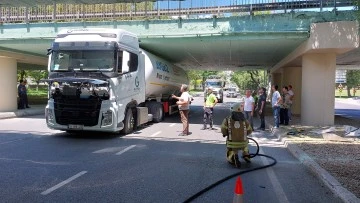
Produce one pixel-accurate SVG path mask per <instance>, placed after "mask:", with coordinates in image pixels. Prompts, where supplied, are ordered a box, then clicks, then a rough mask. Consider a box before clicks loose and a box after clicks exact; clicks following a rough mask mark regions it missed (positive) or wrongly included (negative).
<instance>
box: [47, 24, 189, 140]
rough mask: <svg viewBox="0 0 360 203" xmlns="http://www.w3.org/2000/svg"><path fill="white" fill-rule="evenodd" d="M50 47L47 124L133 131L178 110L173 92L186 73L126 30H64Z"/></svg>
mask: <svg viewBox="0 0 360 203" xmlns="http://www.w3.org/2000/svg"><path fill="white" fill-rule="evenodd" d="M48 51H49V53H48V54H49V63H48V71H49V78H48V81H49V100H48V104H47V106H46V122H47V126H48V127H49V128H52V129H58V130H64V131H71V132H72V131H82V130H84V131H104V132H118V131H122V132H123V133H124V134H128V133H131V132H132V131H133V130H134V129H135V128H136V127H137V126H140V125H142V124H144V123H147V122H149V121H154V122H160V121H161V120H163V117H164V115H165V114H167V113H168V114H172V113H174V112H176V111H177V106H176V100H174V99H172V98H171V95H172V94H176V95H179V94H180V92H179V90H180V86H181V84H188V78H187V74H186V72H185V71H184V70H183V69H181V68H179V67H176V66H174V65H172V64H170V63H169V62H167V61H165V60H164V59H161V58H159V57H157V56H155V55H153V54H150V53H148V52H146V51H144V50H142V49H140V48H139V40H138V38H137V36H136V35H134V34H132V33H130V32H127V31H125V30H121V29H74V30H64V31H61V32H59V34H58V35H57V37H56V39H55V40H54V42H53V43H52V46H51V48H50V49H49V50H48Z"/></svg>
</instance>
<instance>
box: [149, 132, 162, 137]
mask: <svg viewBox="0 0 360 203" xmlns="http://www.w3.org/2000/svg"><path fill="white" fill-rule="evenodd" d="M160 133H161V131H157V132H156V133H154V134H152V135H150V137H155V136H156V135H158V134H160Z"/></svg>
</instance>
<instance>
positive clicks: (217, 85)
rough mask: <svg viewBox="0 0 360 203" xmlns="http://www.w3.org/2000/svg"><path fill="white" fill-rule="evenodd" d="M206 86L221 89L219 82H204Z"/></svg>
mask: <svg viewBox="0 0 360 203" xmlns="http://www.w3.org/2000/svg"><path fill="white" fill-rule="evenodd" d="M206 86H208V87H209V86H212V87H221V82H206Z"/></svg>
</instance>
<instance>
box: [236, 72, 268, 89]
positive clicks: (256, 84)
mask: <svg viewBox="0 0 360 203" xmlns="http://www.w3.org/2000/svg"><path fill="white" fill-rule="evenodd" d="M265 77H266V71H265V70H250V71H237V72H235V73H234V74H233V75H232V77H231V81H232V82H234V83H235V84H236V85H237V86H238V87H239V88H240V89H241V90H245V89H250V90H256V89H258V88H260V87H265V86H266V78H265Z"/></svg>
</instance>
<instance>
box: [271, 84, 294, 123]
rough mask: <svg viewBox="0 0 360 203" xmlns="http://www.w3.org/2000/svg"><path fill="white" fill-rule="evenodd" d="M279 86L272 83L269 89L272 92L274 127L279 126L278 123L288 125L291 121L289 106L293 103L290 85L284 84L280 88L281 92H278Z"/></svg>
mask: <svg viewBox="0 0 360 203" xmlns="http://www.w3.org/2000/svg"><path fill="white" fill-rule="evenodd" d="M278 89H279V87H278V86H277V85H273V86H272V87H271V90H272V92H273V94H272V99H271V105H272V109H273V115H274V129H277V128H279V125H280V124H281V125H289V121H291V116H292V113H291V106H292V104H293V99H294V96H295V94H294V92H293V90H292V86H291V85H289V86H284V87H283V88H282V94H280V92H279V90H278Z"/></svg>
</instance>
